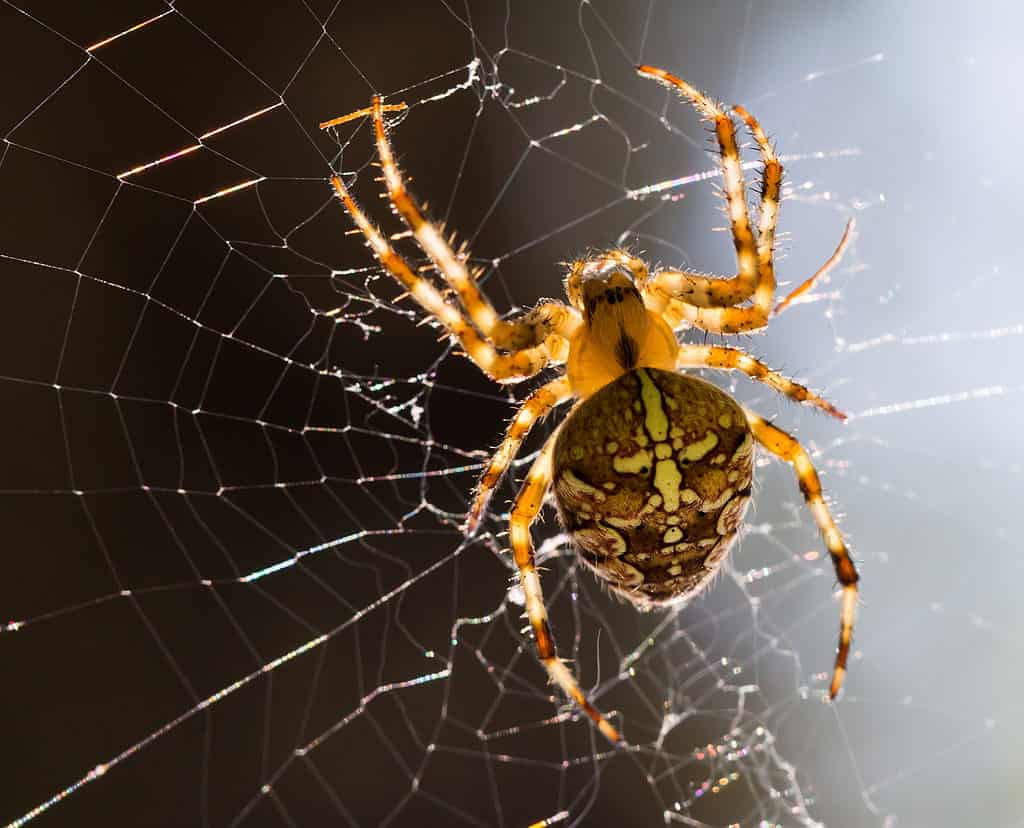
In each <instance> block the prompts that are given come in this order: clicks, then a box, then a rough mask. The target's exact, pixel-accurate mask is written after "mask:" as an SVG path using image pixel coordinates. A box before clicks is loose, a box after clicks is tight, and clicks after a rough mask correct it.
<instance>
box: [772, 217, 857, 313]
mask: <svg viewBox="0 0 1024 828" xmlns="http://www.w3.org/2000/svg"><path fill="white" fill-rule="evenodd" d="M856 228H857V221H856V219H854V218H852V217H851V218H850V220H849V221H847V222H846V229H845V230H843V237H842V238H841V239H840V240H839V244H838V245H836V249H835V251H834V252H833V253H832V255H831V256H829V257H828V259H827V260H826V262H825V264H823V265H822V266H821V267H819V268H818V269H817V271H816V272H815V273H814V275H813V276H811V278H810V279H807V280H806V281H805V282H803V283H802V284H801V285H799V286H798V287H797V288H796V289H795V290H793V291H792V292H791V293H790V294H789V296H787V297H786V298H785V299H783V300H782V301H781V302H779V304H778V306H777V307H776V308H775V316H778V315H779V314H780V313H782V312H783V311H784V310H785V309H786V308H788V307H789V306H790V304H792V302H793V300H794V299H797V298H798V297H800V296H803V295H804V294H805V293H807V291H809V290H810V289H811V288H812V287H814V284H815V282H817V281H818V280H819V279H821V278H822V277H823V276H826V275H828V273H829V271H830V270H832V268H834V267H835V266H836V265H837V264H839V262H841V261H842V260H843V255H844V254H845V253H846V248H847V247H849V246H850V242H851V241H852V240H853V231H854V230H855V229H856Z"/></svg>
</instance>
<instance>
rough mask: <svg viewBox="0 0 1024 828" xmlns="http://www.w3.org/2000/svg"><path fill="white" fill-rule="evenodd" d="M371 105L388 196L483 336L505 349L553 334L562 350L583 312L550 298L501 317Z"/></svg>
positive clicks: (379, 107) (380, 110) (538, 342)
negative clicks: (408, 176) (414, 190)
mask: <svg viewBox="0 0 1024 828" xmlns="http://www.w3.org/2000/svg"><path fill="white" fill-rule="evenodd" d="M372 108H373V124H374V131H375V134H376V138H377V154H378V155H379V156H380V163H381V170H382V171H383V173H384V183H385V184H386V186H387V190H388V197H389V198H390V199H391V203H392V204H393V205H394V206H395V209H396V210H397V211H398V214H399V215H400V216H401V217H402V220H403V221H404V222H405V224H406V226H407V227H408V228H409V230H411V231H412V234H413V236H414V237H415V239H416V241H417V243H418V244H419V246H420V247H421V248H422V249H423V252H424V253H426V254H427V256H428V257H429V258H430V261H431V262H433V264H434V266H435V267H436V268H437V270H438V272H439V273H440V274H441V275H442V276H443V277H444V280H445V281H446V282H447V283H448V284H449V285H450V286H451V287H452V288H453V289H454V290H455V292H456V294H458V297H459V301H460V302H461V303H462V307H464V308H465V309H466V313H467V314H468V316H469V319H470V320H471V321H472V323H473V325H474V326H475V327H476V328H477V330H479V331H480V333H482V334H483V335H484V337H485V338H487V339H489V340H490V341H491V342H493V343H494V344H495V345H496V346H497V347H499V348H502V349H505V350H519V349H522V348H532V347H537V346H542V345H544V343H545V342H546V341H547V340H548V339H549V338H553V342H551V343H550V349H551V350H555V351H558V350H563V349H564V346H562V344H561V342H560V341H559V340H562V339H565V340H567V338H568V336H570V335H571V334H572V331H573V330H574V329H575V327H576V324H578V322H579V315H578V314H577V313H576V312H575V311H574V310H573V309H572V308H569V307H567V306H566V305H564V304H562V303H561V302H551V301H549V302H544V303H542V304H541V305H539V306H538V307H537V308H535V309H534V310H533V311H531V312H529V313H527V314H525V315H524V316H522V317H521V318H519V319H517V320H512V321H506V320H503V319H501V318H500V317H499V316H498V313H497V311H496V310H495V309H494V306H493V305H492V304H491V302H490V300H488V299H487V297H486V296H485V295H484V294H483V292H482V291H481V290H480V287H479V285H478V284H477V281H476V278H475V275H474V274H472V273H470V271H469V269H468V268H467V267H466V256H465V254H464V253H462V252H456V251H455V250H454V249H452V246H451V244H449V243H448V241H447V240H446V239H445V237H444V235H443V234H442V233H441V231H440V230H439V229H438V228H437V227H436V226H435V225H434V224H433V223H432V222H431V221H429V220H428V219H427V218H425V217H424V215H423V211H422V209H421V208H420V206H419V204H417V203H416V199H415V198H414V197H413V196H412V194H411V193H410V192H409V190H408V188H407V187H406V186H405V181H404V180H403V179H402V173H401V171H400V170H399V169H398V164H397V162H396V161H395V156H394V152H392V149H391V142H390V141H389V140H388V136H387V130H386V129H385V125H384V109H385V107H384V105H383V104H382V102H381V99H380V97H379V96H374V98H373V105H372Z"/></svg>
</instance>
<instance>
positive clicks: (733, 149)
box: [637, 66, 774, 333]
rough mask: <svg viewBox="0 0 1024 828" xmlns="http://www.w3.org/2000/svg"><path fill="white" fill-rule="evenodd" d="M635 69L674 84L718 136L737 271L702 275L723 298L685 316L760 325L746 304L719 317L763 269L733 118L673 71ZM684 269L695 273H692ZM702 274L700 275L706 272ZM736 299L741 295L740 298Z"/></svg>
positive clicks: (712, 325)
mask: <svg viewBox="0 0 1024 828" xmlns="http://www.w3.org/2000/svg"><path fill="white" fill-rule="evenodd" d="M637 72H639V73H640V74H641V75H643V76H645V77H649V78H654V79H655V80H657V81H660V82H661V83H662V84H664V85H665V86H667V87H669V88H671V89H675V90H676V91H677V92H678V93H679V94H680V95H682V96H683V97H684V98H686V99H687V100H688V101H689V102H690V103H691V104H693V106H694V107H696V109H697V110H698V111H699V112H700V113H701V115H703V116H704V117H705V118H707V119H709V120H711V121H713V122H714V128H715V138H716V139H717V140H718V148H719V151H720V153H721V157H720V159H719V163H720V165H721V168H722V181H723V190H724V192H725V203H726V212H727V214H728V216H729V224H730V227H731V229H732V237H733V242H734V244H735V246H736V263H737V274H736V277H735V278H734V279H708V280H707V284H706V287H707V289H708V290H709V291H710V292H714V291H715V290H721V291H724V295H723V298H722V299H721V300H720V301H716V302H715V308H714V310H708V309H696V308H694V309H687V310H688V313H687V316H688V319H687V321H689V322H690V323H691V324H693V325H696V326H698V327H700V328H704V329H705V330H709V331H712V332H714V333H737V332H739V331H740V330H751V329H753V328H756V327H763V326H764V324H765V322H764V321H763V322H761V324H760V325H756V324H753V322H752V321H749V320H747V319H746V318H747V317H750V316H751V314H752V311H753V309H751V308H743V309H741V308H729V310H731V311H733V313H732V314H731V315H730V318H728V319H722V318H720V317H721V316H722V314H721V311H722V310H724V308H723V307H722V306H723V305H732V304H736V302H731V301H728V300H729V299H732V298H735V297H736V296H742V297H744V298H746V297H748V296H750V295H751V294H753V293H755V292H756V291H758V290H759V289H760V288H761V284H760V282H759V279H760V278H762V277H763V274H761V273H759V271H758V256H757V243H756V241H755V238H754V231H753V228H752V227H751V224H750V215H749V212H748V210H747V194H746V182H745V181H744V178H743V166H742V164H741V160H740V150H739V145H738V144H737V143H736V127H735V125H734V124H733V121H732V116H731V115H730V113H729V112H727V111H726V110H725V109H724V108H723V107H722V106H721V104H718V103H716V102H715V101H714V100H712V99H711V98H709V97H708V96H707V95H705V94H704V93H703V92H700V91H698V90H697V89H695V88H694V87H692V86H690V84H688V83H687V82H686V81H684V80H683V79H682V78H679V77H677V76H676V75H673V74H671V73H669V72H666V71H665V70H663V69H658V68H656V67H653V66H638V67H637ZM688 275H690V276H696V275H697V274H688ZM704 278H705V279H706V278H707V277H704ZM727 282H732V283H734V284H733V285H730V286H729V287H728V288H725V287H724V283H727ZM772 287H774V285H772ZM677 298H681V299H683V301H684V303H685V301H686V300H685V298H684V297H677ZM739 301H742V299H741V300H739ZM769 307H770V303H769ZM733 317H735V319H733ZM744 321H745V322H746V326H745V327H744V326H743V325H742V322H744ZM765 321H767V314H765ZM705 322H706V324H705ZM736 325H740V327H736ZM733 328H735V330H734V329H733Z"/></svg>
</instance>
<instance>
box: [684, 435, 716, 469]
mask: <svg viewBox="0 0 1024 828" xmlns="http://www.w3.org/2000/svg"><path fill="white" fill-rule="evenodd" d="M717 445H718V435H717V434H715V432H713V431H708V433H707V434H705V435H704V437H703V438H702V439H700V440H698V441H697V442H696V443H690V445H688V446H687V447H686V449H685V450H684V451H683V459H684V460H689V461H690V462H694V461H696V460H700V459H701V458H703V457H704V456H705V455H706V454H707V453H708V452H709V451H711V449H713V448H714V447H715V446H717Z"/></svg>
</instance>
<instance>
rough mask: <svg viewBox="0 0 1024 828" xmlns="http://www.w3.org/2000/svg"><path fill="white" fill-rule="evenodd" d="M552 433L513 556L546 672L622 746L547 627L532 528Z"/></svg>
mask: <svg viewBox="0 0 1024 828" xmlns="http://www.w3.org/2000/svg"><path fill="white" fill-rule="evenodd" d="M556 436H557V432H556V433H555V434H553V435H552V436H551V437H550V438H548V441H547V442H546V443H545V444H544V447H543V448H542V449H541V451H540V454H539V455H537V459H536V460H534V462H533V465H532V466H531V467H530V472H529V474H528V475H527V476H526V481H525V482H524V483H523V485H522V488H521V489H520V490H519V494H518V495H517V496H516V500H515V504H514V505H513V506H512V518H511V521H510V524H509V535H510V537H511V540H512V553H513V555H514V557H515V562H516V566H517V567H518V569H519V583H520V584H521V585H522V587H523V593H524V595H525V597H526V615H527V618H529V619H530V626H531V627H532V628H533V634H534V638H535V639H536V643H537V655H538V657H539V658H540V661H541V664H543V665H544V669H545V670H547V671H548V676H549V677H550V679H551V681H552V682H554V683H555V684H557V685H558V686H559V687H560V688H561V689H562V692H564V693H565V694H566V695H567V696H568V697H569V698H570V699H572V700H573V701H574V702H575V703H576V704H577V705H578V706H579V707H580V709H581V710H583V712H584V713H586V714H587V715H588V716H589V717H590V718H591V720H592V721H593V722H594V724H595V725H596V726H597V728H598V730H600V731H601V732H602V733H603V734H604V735H605V737H607V739H608V740H609V741H610V742H612V743H613V744H619V743H620V742H621V737H620V736H619V732H618V731H617V730H616V729H615V728H614V727H613V726H612V724H611V722H609V721H608V720H607V719H606V718H605V717H604V716H603V715H602V714H601V712H600V711H599V710H598V709H597V708H596V707H594V706H593V705H592V704H591V703H590V702H589V701H587V697H586V696H585V695H584V693H583V690H582V689H580V685H579V682H577V681H576V677H575V676H574V675H573V674H572V671H571V670H570V669H569V668H568V667H566V666H565V664H564V663H562V661H561V659H559V658H558V655H557V654H556V653H555V639H554V637H553V636H552V635H551V627H550V626H549V625H548V611H547V608H546V607H545V606H544V593H543V591H542V590H541V586H540V575H539V574H538V572H537V562H536V559H535V557H534V553H533V540H532V539H531V537H530V525H531V524H532V523H533V521H534V520H535V519H536V517H537V515H538V514H539V513H540V510H541V507H542V506H543V504H544V495H545V494H546V493H547V490H548V487H549V486H550V485H551V475H552V468H551V455H552V454H553V453H554V448H555V438H556Z"/></svg>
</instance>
